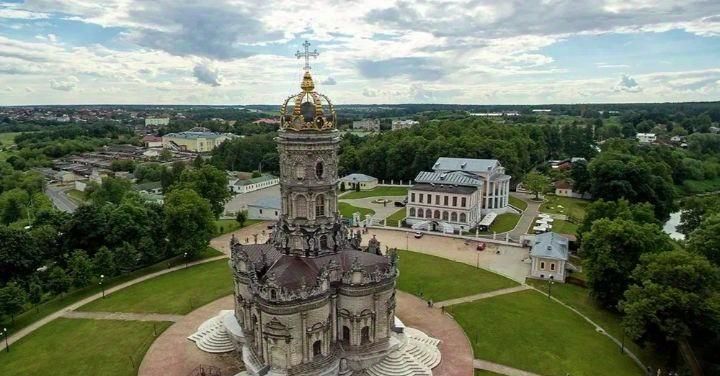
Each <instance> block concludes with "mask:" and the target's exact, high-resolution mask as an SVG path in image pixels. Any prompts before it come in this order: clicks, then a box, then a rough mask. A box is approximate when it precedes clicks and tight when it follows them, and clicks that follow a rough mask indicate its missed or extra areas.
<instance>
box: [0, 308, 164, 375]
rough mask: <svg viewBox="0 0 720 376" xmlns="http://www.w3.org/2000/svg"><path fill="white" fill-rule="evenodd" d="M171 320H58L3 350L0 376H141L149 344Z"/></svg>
mask: <svg viewBox="0 0 720 376" xmlns="http://www.w3.org/2000/svg"><path fill="white" fill-rule="evenodd" d="M170 324H172V323H166V322H144V321H115V320H77V319H62V318H61V319H57V320H54V321H52V322H51V323H49V324H47V325H44V326H43V327H41V328H40V329H38V330H36V331H35V332H33V333H32V334H30V335H29V336H27V337H25V338H23V339H21V340H20V341H18V342H17V343H15V344H13V345H12V346H11V347H10V352H9V353H5V351H2V352H0V375H3V376H13V375H18V376H19V375H23V376H25V375H53V376H66V375H67V376H71V375H73V376H74V375H103V376H132V375H137V371H138V367H139V366H140V362H141V361H142V359H143V357H144V355H145V352H146V351H147V349H148V348H149V347H150V344H152V342H153V341H154V340H155V338H156V336H157V335H159V334H160V333H162V332H163V331H164V330H165V329H166V328H167V327H168V326H170Z"/></svg>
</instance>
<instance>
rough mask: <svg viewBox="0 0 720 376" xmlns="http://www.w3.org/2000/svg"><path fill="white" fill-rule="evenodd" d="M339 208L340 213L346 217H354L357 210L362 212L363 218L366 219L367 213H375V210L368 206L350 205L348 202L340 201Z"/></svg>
mask: <svg viewBox="0 0 720 376" xmlns="http://www.w3.org/2000/svg"><path fill="white" fill-rule="evenodd" d="M338 209H339V210H340V214H341V215H342V216H343V217H345V218H352V216H353V213H355V212H358V213H360V219H361V220H363V219H365V215H366V214H370V215H373V214H375V210H372V209H368V208H359V207H357V206H353V205H350V204H348V203H347V202H338Z"/></svg>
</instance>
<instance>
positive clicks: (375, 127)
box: [352, 119, 380, 132]
mask: <svg viewBox="0 0 720 376" xmlns="http://www.w3.org/2000/svg"><path fill="white" fill-rule="evenodd" d="M352 129H354V130H357V131H366V132H380V119H363V120H356V121H353V124H352Z"/></svg>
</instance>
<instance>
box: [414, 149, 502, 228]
mask: <svg viewBox="0 0 720 376" xmlns="http://www.w3.org/2000/svg"><path fill="white" fill-rule="evenodd" d="M509 194H510V175H506V174H505V168H504V167H502V165H500V162H499V161H498V160H497V159H469V158H446V157H441V158H438V160H437V161H436V162H435V164H434V165H433V171H431V172H428V171H422V172H420V173H418V175H417V176H416V177H415V184H414V185H413V186H412V187H410V189H409V190H408V204H407V210H406V215H407V218H406V222H407V223H409V224H411V225H415V226H421V225H423V224H426V227H427V229H429V230H440V231H444V232H450V231H466V230H468V229H471V228H473V227H475V226H477V224H478V223H479V222H480V220H481V219H482V218H483V216H484V215H486V214H488V213H498V214H499V213H504V212H507V211H510V210H512V209H511V208H510V206H509V201H508V197H509Z"/></svg>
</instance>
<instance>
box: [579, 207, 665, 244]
mask: <svg viewBox="0 0 720 376" xmlns="http://www.w3.org/2000/svg"><path fill="white" fill-rule="evenodd" d="M602 218H608V219H626V220H631V221H634V222H636V223H654V224H656V225H660V222H659V221H658V220H657V218H655V213H654V212H653V206H652V205H651V204H649V203H646V202H645V203H640V204H630V202H628V200H625V199H620V200H617V201H605V200H603V199H599V200H596V201H593V202H591V203H590V205H588V206H587V208H586V209H585V218H584V219H583V221H582V223H581V225H580V227H579V228H578V234H579V235H580V236H581V237H582V235H583V233H585V232H588V231H590V229H591V227H592V225H593V223H595V221H597V220H598V219H602Z"/></svg>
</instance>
